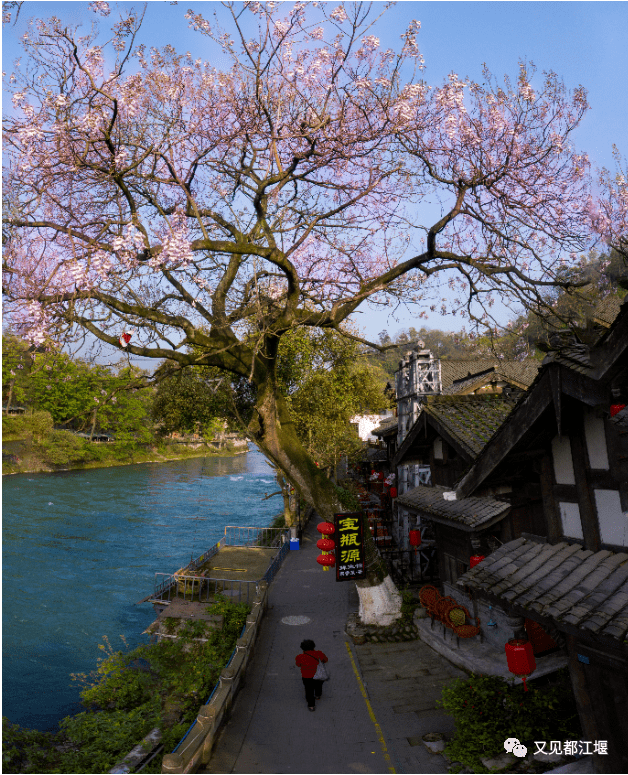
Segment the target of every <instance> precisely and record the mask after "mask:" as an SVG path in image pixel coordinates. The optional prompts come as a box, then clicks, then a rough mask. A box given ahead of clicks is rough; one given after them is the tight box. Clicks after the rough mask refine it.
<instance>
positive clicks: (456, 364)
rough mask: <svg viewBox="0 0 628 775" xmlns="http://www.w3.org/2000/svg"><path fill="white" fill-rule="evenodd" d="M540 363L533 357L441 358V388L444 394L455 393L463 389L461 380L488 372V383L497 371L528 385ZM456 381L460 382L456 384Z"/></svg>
mask: <svg viewBox="0 0 628 775" xmlns="http://www.w3.org/2000/svg"><path fill="white" fill-rule="evenodd" d="M539 368H540V363H539V362H538V361H536V360H534V359H532V358H529V359H527V360H525V361H506V360H500V359H499V358H490V359H488V358H479V359H476V360H465V361H462V360H460V361H459V360H451V361H448V360H441V362H440V372H441V388H442V391H443V393H444V394H449V393H455V392H458V391H459V390H461V389H462V387H461V381H462V380H464V381H465V382H466V381H467V380H468V379H469V378H472V377H474V376H475V375H480V374H481V373H483V372H485V373H486V381H487V383H488V382H490V381H491V379H494V374H493V373H492V372H491V371H490V370H491V369H494V370H495V372H496V373H497V374H498V375H499V376H502V377H504V378H505V379H507V380H512V381H513V382H515V383H518V384H520V385H522V386H523V387H528V386H529V385H531V384H532V382H533V380H534V378H535V377H536V375H537V372H538V370H539ZM454 383H458V384H457V385H455V384H454Z"/></svg>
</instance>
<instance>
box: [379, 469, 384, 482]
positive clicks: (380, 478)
mask: <svg viewBox="0 0 628 775" xmlns="http://www.w3.org/2000/svg"><path fill="white" fill-rule="evenodd" d="M377 478H378V479H379V481H380V482H381V481H382V480H383V478H384V472H383V471H380V472H379V474H377Z"/></svg>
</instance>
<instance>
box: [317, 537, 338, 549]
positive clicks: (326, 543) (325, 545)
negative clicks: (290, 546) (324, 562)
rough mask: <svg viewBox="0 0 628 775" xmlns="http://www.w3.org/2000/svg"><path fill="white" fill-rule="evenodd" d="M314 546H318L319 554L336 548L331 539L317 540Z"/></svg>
mask: <svg viewBox="0 0 628 775" xmlns="http://www.w3.org/2000/svg"><path fill="white" fill-rule="evenodd" d="M316 546H318V548H319V549H320V550H321V552H331V551H332V550H333V549H334V548H335V547H336V544H335V542H334V541H332V539H331V538H319V539H318V541H317V542H316Z"/></svg>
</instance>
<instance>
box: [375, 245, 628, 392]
mask: <svg viewBox="0 0 628 775" xmlns="http://www.w3.org/2000/svg"><path fill="white" fill-rule="evenodd" d="M626 270H627V266H626V259H625V258H624V257H623V256H622V255H621V254H620V253H618V252H617V251H615V250H611V251H610V253H609V254H598V253H596V252H591V253H589V255H587V256H581V258H580V261H579V263H578V265H577V266H575V267H574V266H572V267H570V268H565V270H564V271H563V275H564V277H563V279H565V280H569V281H571V282H573V283H581V285H580V286H579V287H576V288H573V289H570V290H569V291H565V290H563V289H561V288H553V289H552V290H551V291H550V292H548V293H547V300H548V302H549V303H550V305H549V309H548V311H546V312H545V313H544V314H541V313H540V312H535V311H533V310H528V311H526V312H525V314H521V315H520V316H518V317H517V318H516V319H515V320H513V321H511V322H510V323H509V324H508V326H507V327H506V329H505V331H503V332H494V334H493V335H492V336H491V335H488V334H487V335H484V336H474V335H472V334H468V333H467V332H466V331H464V330H463V331H458V332H455V331H442V330H440V329H438V328H425V327H422V328H419V329H417V328H415V327H414V326H410V327H408V328H405V329H402V330H400V331H398V332H397V333H396V334H394V335H393V336H391V335H390V334H389V333H388V331H386V330H384V331H381V332H380V334H379V341H380V343H381V344H382V345H389V346H390V345H396V347H392V348H391V349H388V350H385V351H384V352H378V353H373V354H372V355H370V356H369V357H370V359H371V360H372V361H373V362H374V363H376V364H377V365H378V366H379V367H380V368H381V370H382V371H383V372H384V373H385V374H386V376H387V377H388V378H389V379H392V377H393V375H394V373H395V371H396V370H397V369H398V367H399V360H400V359H401V358H402V357H403V355H404V353H405V352H406V351H407V350H408V349H410V348H411V347H415V346H416V345H417V342H422V343H423V345H422V346H423V347H424V349H426V350H430V351H431V352H432V354H433V355H434V357H436V358H442V359H448V360H451V359H469V360H472V359H474V358H487V357H490V356H491V355H494V356H497V357H500V358H506V359H508V360H522V359H524V358H537V359H542V358H543V357H544V355H545V352H546V350H547V349H548V347H549V346H550V338H551V337H552V335H553V334H554V333H556V332H557V331H560V330H563V329H566V328H568V329H569V330H570V331H571V332H572V333H573V334H575V335H576V336H577V337H578V338H579V339H580V340H581V341H582V342H584V343H588V342H590V341H591V340H592V339H595V337H597V336H598V335H599V331H597V330H596V329H595V328H594V327H593V326H592V323H591V318H592V316H593V313H594V311H595V309H596V307H597V306H598V305H599V304H600V302H601V301H602V300H603V299H605V298H608V297H609V296H616V297H618V298H623V296H624V295H625V293H626V276H627V271H626Z"/></svg>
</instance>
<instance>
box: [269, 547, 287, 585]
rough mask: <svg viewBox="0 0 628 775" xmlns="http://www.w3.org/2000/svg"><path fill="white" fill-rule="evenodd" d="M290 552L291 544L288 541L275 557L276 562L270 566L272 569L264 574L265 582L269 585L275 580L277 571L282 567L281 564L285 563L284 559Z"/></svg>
mask: <svg viewBox="0 0 628 775" xmlns="http://www.w3.org/2000/svg"><path fill="white" fill-rule="evenodd" d="M289 551H290V544H289V543H288V541H285V542H284V543H283V544H282V547H281V549H280V550H279V551H278V552H277V555H276V556H275V558H274V560H273V561H272V563H271V564H270V567H269V568H268V570H267V571H266V573H265V574H264V581H266V582H267V583H268V584H270V582H271V581H272V580H273V579H274V578H275V576H276V574H277V571H278V570H279V568H280V567H281V563H282V562H283V561H284V557H285V556H286V554H288V552H289Z"/></svg>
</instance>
